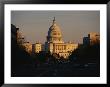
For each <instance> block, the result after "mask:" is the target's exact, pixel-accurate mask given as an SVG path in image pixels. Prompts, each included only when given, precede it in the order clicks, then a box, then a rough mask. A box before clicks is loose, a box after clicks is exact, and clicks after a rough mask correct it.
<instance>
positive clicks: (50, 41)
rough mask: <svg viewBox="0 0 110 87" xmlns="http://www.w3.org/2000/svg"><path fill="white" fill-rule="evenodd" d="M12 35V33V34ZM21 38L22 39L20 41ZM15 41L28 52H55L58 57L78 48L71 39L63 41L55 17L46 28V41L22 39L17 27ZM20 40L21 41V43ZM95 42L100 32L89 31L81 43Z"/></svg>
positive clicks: (97, 41) (69, 53) (65, 56)
mask: <svg viewBox="0 0 110 87" xmlns="http://www.w3.org/2000/svg"><path fill="white" fill-rule="evenodd" d="M12 36H13V35H12ZM22 40H23V41H22ZM17 42H18V43H20V44H21V45H22V46H23V47H24V48H25V50H26V51H27V52H28V53H30V54H31V53H35V54H36V53H39V52H41V51H45V52H46V53H48V52H50V53H51V54H56V55H58V56H59V58H61V57H63V58H65V59H67V58H68V56H69V55H71V53H72V52H73V51H74V50H75V49H76V48H78V44H75V43H72V42H71V41H70V42H68V43H65V42H64V41H63V39H62V33H61V29H60V27H59V26H58V25H57V23H56V20H55V17H54V20H53V23H52V25H51V26H50V28H49V30H48V34H47V36H46V42H45V43H44V44H42V43H39V42H37V43H35V44H31V43H30V42H27V41H24V37H22V35H21V34H20V32H19V29H18V28H17ZM21 42H22V43H21ZM95 43H100V34H98V33H95V32H90V33H89V34H88V36H86V37H83V45H94V44H95Z"/></svg>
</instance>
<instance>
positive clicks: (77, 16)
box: [11, 11, 100, 43]
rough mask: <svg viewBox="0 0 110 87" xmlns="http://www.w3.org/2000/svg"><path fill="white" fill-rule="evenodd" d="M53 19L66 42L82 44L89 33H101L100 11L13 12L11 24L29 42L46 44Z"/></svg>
mask: <svg viewBox="0 0 110 87" xmlns="http://www.w3.org/2000/svg"><path fill="white" fill-rule="evenodd" d="M53 17H55V18H56V23H57V25H58V26H59V27H60V29H61V32H62V38H63V40H64V41H65V42H68V41H72V42H75V43H82V40H83V37H84V36H87V35H88V33H90V32H97V33H100V11H12V12H11V23H12V24H14V25H15V26H16V27H18V28H19V29H20V31H21V32H22V34H23V35H24V36H25V37H26V40H27V41H29V42H31V43H36V42H37V41H40V42H41V43H44V42H45V41H46V36H47V33H48V30H49V27H50V26H51V24H52V20H53Z"/></svg>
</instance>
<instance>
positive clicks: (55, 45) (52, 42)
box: [45, 17, 78, 59]
mask: <svg viewBox="0 0 110 87" xmlns="http://www.w3.org/2000/svg"><path fill="white" fill-rule="evenodd" d="M77 47H78V44H74V43H71V42H69V43H64V41H63V39H62V33H61V29H60V27H59V26H58V25H57V24H56V21H55V17H54V20H53V23H52V25H51V27H50V28H49V31H48V35H47V41H46V42H45V51H46V52H50V53H51V54H58V55H59V56H60V57H63V58H65V59H66V58H68V56H69V55H70V54H71V52H72V51H74V50H75V49H76V48H77Z"/></svg>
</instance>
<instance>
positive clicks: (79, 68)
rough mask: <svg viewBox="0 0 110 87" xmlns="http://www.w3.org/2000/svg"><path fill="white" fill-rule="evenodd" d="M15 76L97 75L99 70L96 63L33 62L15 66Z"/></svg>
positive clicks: (13, 74)
mask: <svg viewBox="0 0 110 87" xmlns="http://www.w3.org/2000/svg"><path fill="white" fill-rule="evenodd" d="M12 76H15V77H97V76H100V70H99V67H98V65H97V64H96V63H86V64H78V63H74V64H73V63H69V62H68V63H59V64H46V63H45V64H41V65H37V64H33V65H24V66H19V67H17V68H16V71H15V72H13V73H12Z"/></svg>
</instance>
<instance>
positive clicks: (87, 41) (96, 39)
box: [83, 32, 100, 45]
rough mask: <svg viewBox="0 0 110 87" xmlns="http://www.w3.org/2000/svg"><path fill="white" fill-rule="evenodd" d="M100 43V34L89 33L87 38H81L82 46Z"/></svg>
mask: <svg viewBox="0 0 110 87" xmlns="http://www.w3.org/2000/svg"><path fill="white" fill-rule="evenodd" d="M97 43H100V34H98V33H96V32H90V33H89V34H88V36H87V37H84V38H83V44H84V45H94V44H97Z"/></svg>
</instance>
